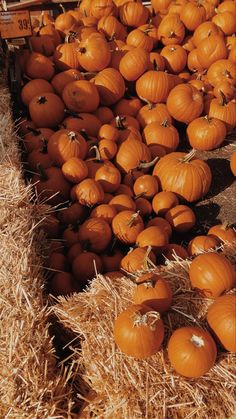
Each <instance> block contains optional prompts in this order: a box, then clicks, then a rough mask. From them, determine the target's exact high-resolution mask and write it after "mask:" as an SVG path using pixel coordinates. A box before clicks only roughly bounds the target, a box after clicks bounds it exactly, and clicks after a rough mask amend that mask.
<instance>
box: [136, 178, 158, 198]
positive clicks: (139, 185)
mask: <svg viewBox="0 0 236 419" xmlns="http://www.w3.org/2000/svg"><path fill="white" fill-rule="evenodd" d="M133 189H134V193H135V195H136V196H138V195H141V196H143V197H145V198H147V199H151V198H153V196H154V195H155V194H156V193H157V192H158V182H157V179H156V178H155V176H152V175H143V176H140V177H138V178H137V179H136V180H135V182H134V186H133Z"/></svg>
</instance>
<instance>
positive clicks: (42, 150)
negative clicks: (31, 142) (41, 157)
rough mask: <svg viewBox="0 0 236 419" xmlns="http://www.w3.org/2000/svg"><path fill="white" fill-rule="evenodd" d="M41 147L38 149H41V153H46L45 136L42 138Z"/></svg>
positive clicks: (46, 143) (46, 142)
mask: <svg viewBox="0 0 236 419" xmlns="http://www.w3.org/2000/svg"><path fill="white" fill-rule="evenodd" d="M42 143H43V144H42V149H41V150H40V151H41V153H43V154H47V152H48V141H47V140H46V138H44V137H43V138H42Z"/></svg>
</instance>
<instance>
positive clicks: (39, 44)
mask: <svg viewBox="0 0 236 419" xmlns="http://www.w3.org/2000/svg"><path fill="white" fill-rule="evenodd" d="M29 42H30V45H31V48H32V50H33V51H35V52H39V53H40V54H42V55H45V57H50V56H51V55H52V54H53V52H54V50H55V44H54V41H53V39H52V37H51V36H50V35H41V36H40V34H39V32H37V34H36V35H35V36H31V37H30V38H29Z"/></svg>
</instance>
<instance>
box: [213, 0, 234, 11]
mask: <svg viewBox="0 0 236 419" xmlns="http://www.w3.org/2000/svg"><path fill="white" fill-rule="evenodd" d="M217 11H218V12H221V13H222V12H233V13H235V12H236V8H235V2H234V1H232V0H225V1H223V2H222V3H221V4H219V5H218V7H217Z"/></svg>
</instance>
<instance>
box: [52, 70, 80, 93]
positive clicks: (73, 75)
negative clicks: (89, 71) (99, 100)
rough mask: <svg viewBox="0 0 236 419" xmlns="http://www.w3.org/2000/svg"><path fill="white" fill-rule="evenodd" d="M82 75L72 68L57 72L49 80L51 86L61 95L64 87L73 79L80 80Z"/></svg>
mask: <svg viewBox="0 0 236 419" xmlns="http://www.w3.org/2000/svg"><path fill="white" fill-rule="evenodd" d="M82 79H83V75H82V74H81V73H80V72H79V71H78V70H75V69H74V68H72V69H69V70H65V71H62V72H60V73H57V74H56V75H55V76H54V77H53V79H52V80H51V85H52V86H53V88H54V90H55V92H56V93H57V94H58V95H59V96H61V95H62V92H63V89H64V87H65V86H66V85H67V84H68V83H70V82H72V81H75V80H82Z"/></svg>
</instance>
